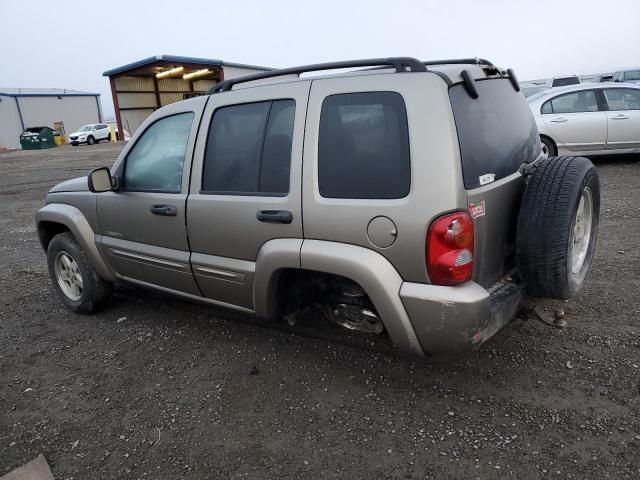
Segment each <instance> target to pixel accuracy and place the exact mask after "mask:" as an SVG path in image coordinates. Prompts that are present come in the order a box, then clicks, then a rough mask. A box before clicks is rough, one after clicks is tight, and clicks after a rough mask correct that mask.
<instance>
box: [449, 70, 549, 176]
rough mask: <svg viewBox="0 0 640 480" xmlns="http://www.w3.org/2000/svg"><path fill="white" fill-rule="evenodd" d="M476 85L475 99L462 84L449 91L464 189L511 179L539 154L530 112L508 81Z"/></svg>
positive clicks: (521, 97)
mask: <svg viewBox="0 0 640 480" xmlns="http://www.w3.org/2000/svg"><path fill="white" fill-rule="evenodd" d="M475 85H476V89H477V90H478V95H479V96H478V98H476V99H473V98H471V97H470V96H469V94H468V93H467V92H466V90H465V89H464V86H463V85H462V84H459V85H454V86H453V87H451V88H450V89H449V98H450V99H451V107H452V108H453V114H454V118H455V122H456V128H457V130H458V142H459V144H460V156H461V159H462V173H463V177H464V185H465V187H466V188H476V187H479V186H480V185H482V184H484V183H487V182H489V181H491V179H493V180H499V179H501V178H504V177H506V176H508V175H511V174H512V173H515V172H516V171H517V170H518V168H519V167H520V165H521V164H522V163H524V162H531V161H533V160H534V159H535V158H536V157H537V156H538V154H539V153H540V139H539V138H538V129H537V127H536V124H535V121H534V119H533V115H532V114H531V110H529V106H528V104H527V102H526V101H525V99H524V97H523V96H522V95H521V94H520V93H518V92H516V91H515V90H514V89H513V86H512V85H511V83H510V81H509V80H508V79H491V80H480V81H476V82H475ZM481 178H482V180H481Z"/></svg>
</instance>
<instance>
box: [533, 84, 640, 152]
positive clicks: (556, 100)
mask: <svg viewBox="0 0 640 480" xmlns="http://www.w3.org/2000/svg"><path fill="white" fill-rule="evenodd" d="M527 101H528V102H529V107H530V108H531V111H532V112H533V116H534V118H535V120H536V124H537V125H538V131H539V133H540V140H541V141H542V144H543V148H544V150H545V151H546V152H547V154H548V155H549V156H554V155H576V154H578V155H610V154H618V153H640V85H637V84H630V83H629V84H626V83H585V84H581V85H570V86H567V87H560V88H554V89H551V90H545V91H544V92H540V93H537V94H535V95H532V96H531V97H529V98H527Z"/></svg>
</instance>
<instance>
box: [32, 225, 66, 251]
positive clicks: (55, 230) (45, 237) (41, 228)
mask: <svg viewBox="0 0 640 480" xmlns="http://www.w3.org/2000/svg"><path fill="white" fill-rule="evenodd" d="M69 231H70V230H69V228H68V227H67V226H66V225H64V224H62V223H58V222H49V221H42V222H40V223H38V236H39V237H40V244H41V245H42V248H44V251H45V252H46V251H47V248H48V247H49V242H51V239H52V238H53V237H55V236H56V235H58V234H59V233H64V232H69Z"/></svg>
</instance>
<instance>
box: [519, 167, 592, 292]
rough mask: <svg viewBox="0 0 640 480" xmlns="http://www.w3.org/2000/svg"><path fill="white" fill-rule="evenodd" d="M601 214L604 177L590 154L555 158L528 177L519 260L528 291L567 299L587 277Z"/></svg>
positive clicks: (521, 273)
mask: <svg viewBox="0 0 640 480" xmlns="http://www.w3.org/2000/svg"><path fill="white" fill-rule="evenodd" d="M599 219H600V181H599V180H598V172H597V171H596V168H595V167H594V166H593V164H592V163H591V161H590V160H589V159H587V158H584V157H549V158H547V159H545V160H542V161H541V162H540V164H539V165H538V166H537V168H536V169H535V170H534V171H533V173H532V174H531V176H530V177H529V179H528V183H527V188H526V190H525V193H524V198H523V199H522V205H521V207H520V214H519V216H518V230H517V236H516V263H517V266H518V270H519V272H520V275H521V277H522V280H523V282H524V286H525V289H526V291H527V293H529V294H530V295H532V296H536V297H549V298H557V299H563V300H564V299H567V298H570V297H572V296H574V295H575V294H576V293H577V292H578V290H580V287H582V284H583V283H584V280H585V278H586V276H587V273H588V272H589V268H590V267H591V261H592V260H593V253H594V250H595V246H596V236H597V233H598V221H599Z"/></svg>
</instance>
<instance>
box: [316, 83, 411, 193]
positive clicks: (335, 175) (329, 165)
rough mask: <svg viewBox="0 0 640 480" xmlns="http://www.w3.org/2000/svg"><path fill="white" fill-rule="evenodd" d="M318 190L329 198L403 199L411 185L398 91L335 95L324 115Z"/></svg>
mask: <svg viewBox="0 0 640 480" xmlns="http://www.w3.org/2000/svg"><path fill="white" fill-rule="evenodd" d="M318 186H319V188H320V195H322V196H323V197H325V198H377V199H389V198H403V197H406V196H407V194H408V193H409V189H410V186H411V163H410V159H409V131H408V126H407V111H406V108H405V104H404V100H403V98H402V96H401V95H400V94H399V93H395V92H363V93H345V94H340V95H331V96H329V97H327V98H325V100H324V102H323V103H322V111H321V113H320V138H319V141H318Z"/></svg>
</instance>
